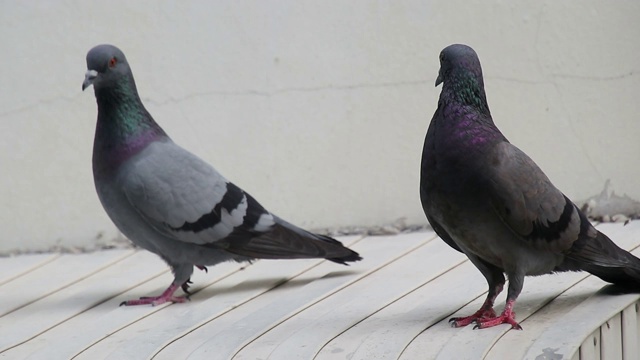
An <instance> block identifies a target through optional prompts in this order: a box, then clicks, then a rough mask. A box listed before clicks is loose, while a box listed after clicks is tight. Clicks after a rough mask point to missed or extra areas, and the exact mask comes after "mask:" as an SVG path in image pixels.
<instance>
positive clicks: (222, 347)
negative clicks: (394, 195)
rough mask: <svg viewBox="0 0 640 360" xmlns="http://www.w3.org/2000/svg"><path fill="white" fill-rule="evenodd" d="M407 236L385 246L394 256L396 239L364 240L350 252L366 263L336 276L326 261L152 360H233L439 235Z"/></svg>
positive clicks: (194, 332)
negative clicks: (258, 340)
mask: <svg viewBox="0 0 640 360" xmlns="http://www.w3.org/2000/svg"><path fill="white" fill-rule="evenodd" d="M404 237H405V235H401V236H395V237H393V242H395V244H386V245H391V246H393V247H394V248H397V250H393V251H389V248H388V247H387V246H386V245H385V244H384V242H387V243H390V240H391V239H392V238H388V237H387V238H386V239H384V240H383V238H381V237H376V238H367V239H364V240H362V241H360V242H359V243H358V244H357V245H356V246H353V247H352V248H354V249H356V250H357V251H359V252H360V253H361V254H363V256H365V260H363V261H361V262H358V263H354V264H352V265H351V266H350V268H349V269H348V270H343V271H336V270H339V269H337V268H336V267H335V264H332V263H328V262H322V263H321V264H320V265H319V266H317V267H315V268H312V269H310V270H309V271H306V272H304V273H302V274H301V275H299V276H297V277H295V278H294V279H293V280H290V281H288V282H286V283H285V284H283V285H281V286H279V287H277V288H275V289H273V290H270V291H268V292H266V293H265V294H263V295H261V296H259V297H256V298H255V299H253V300H251V301H250V302H247V303H244V304H242V305H240V306H238V307H237V308H235V309H233V310H232V311H229V312H226V313H224V314H222V315H220V316H218V317H215V318H212V319H211V320H210V321H208V322H206V323H205V324H204V325H202V326H200V327H198V328H196V329H194V330H192V331H190V332H188V333H187V334H185V335H184V336H182V337H180V338H176V339H173V340H172V341H171V343H169V344H168V346H167V347H165V348H164V349H162V350H161V351H160V352H159V353H158V354H157V355H156V356H155V357H154V359H159V360H160V359H180V358H187V357H190V358H196V359H197V358H211V357H212V356H213V354H215V357H216V358H220V359H230V358H231V357H232V356H233V355H234V354H235V353H236V352H238V351H239V350H240V349H241V348H243V347H244V346H245V345H247V344H248V343H250V342H251V341H253V340H255V339H256V338H257V337H259V336H260V335H262V334H264V333H266V332H268V331H269V330H270V329H272V328H274V327H276V326H278V324H279V323H281V322H283V321H285V320H286V319H288V318H291V317H293V316H295V314H297V313H299V312H301V311H302V310H304V309H306V308H308V307H310V306H312V305H313V304H315V303H317V302H319V301H324V300H325V299H326V298H328V297H329V296H333V295H334V294H335V293H336V292H338V291H341V290H342V289H344V288H345V287H347V286H350V285H351V284H353V283H355V282H357V281H359V280H360V279H361V278H363V277H365V276H367V274H369V273H371V272H373V271H376V269H377V268H379V267H381V266H384V265H385V264H386V263H388V262H389V260H390V256H392V255H393V253H399V254H401V253H403V252H405V251H406V248H407V247H408V246H414V245H415V244H416V243H417V244H421V243H423V242H424V241H426V240H428V239H429V238H434V237H435V234H433V233H423V234H419V235H418V236H417V238H416V240H417V242H414V241H406V240H404ZM411 237H412V238H413V237H414V236H411ZM403 243H404V244H403ZM378 245H383V246H378Z"/></svg>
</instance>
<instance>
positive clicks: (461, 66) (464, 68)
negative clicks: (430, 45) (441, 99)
mask: <svg viewBox="0 0 640 360" xmlns="http://www.w3.org/2000/svg"><path fill="white" fill-rule="evenodd" d="M459 76H465V77H472V78H475V79H476V80H477V81H479V82H480V84H482V83H483V81H482V67H481V66H480V60H479V59H478V55H477V54H476V52H475V51H474V50H473V49H472V48H470V47H469V46H467V45H462V44H453V45H449V46H447V47H446V48H444V50H442V51H441V52H440V72H439V73H438V78H437V79H436V86H438V85H440V84H441V83H443V82H444V83H446V82H447V81H450V80H453V79H455V78H456V77H459Z"/></svg>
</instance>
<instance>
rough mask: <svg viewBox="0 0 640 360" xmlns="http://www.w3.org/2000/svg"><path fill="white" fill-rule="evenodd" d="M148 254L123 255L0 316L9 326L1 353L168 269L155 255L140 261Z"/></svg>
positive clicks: (0, 340)
mask: <svg viewBox="0 0 640 360" xmlns="http://www.w3.org/2000/svg"><path fill="white" fill-rule="evenodd" d="M150 256H151V254H145V253H136V254H134V255H132V256H129V257H125V258H123V259H122V260H121V261H118V262H115V263H113V264H112V265H111V266H109V267H106V268H104V269H102V271H100V272H98V273H95V274H93V275H91V276H89V277H87V278H85V279H83V280H81V281H78V282H76V283H74V284H72V285H71V286H68V287H66V288H64V289H62V290H60V291H57V292H55V293H53V294H51V295H49V296H47V297H45V298H42V299H40V300H38V301H36V302H33V303H31V304H29V305H28V306H25V307H22V308H20V309H18V310H16V311H13V312H11V313H9V314H7V315H5V316H3V317H1V318H0V328H3V329H9V328H10V329H11V331H10V332H8V333H5V334H3V336H0V353H2V354H4V353H3V352H4V351H6V350H8V349H11V348H13V347H16V346H18V345H20V344H23V343H26V342H28V341H29V340H31V339H32V338H34V337H36V336H38V335H40V334H42V333H43V332H45V331H46V330H49V329H51V328H53V327H54V326H56V325H59V324H60V323H63V322H64V321H66V320H68V319H70V318H73V317H74V316H77V315H78V314H81V313H83V312H85V311H86V310H88V309H90V308H92V307H94V306H96V305H98V304H100V303H102V302H104V301H107V300H108V299H111V298H113V297H114V296H116V295H118V294H120V293H122V292H123V291H125V290H127V289H129V288H131V287H133V286H137V285H139V284H140V283H141V282H144V281H147V280H148V279H150V278H152V277H155V276H158V275H159V274H161V273H164V272H166V271H167V270H166V266H165V265H164V264H163V263H162V262H161V261H158V260H157V257H155V256H154V261H153V262H151V261H139V260H141V259H142V260H144V258H149V257H150ZM78 331H79V330H78V329H76V330H75V332H78ZM80 332H81V331H80Z"/></svg>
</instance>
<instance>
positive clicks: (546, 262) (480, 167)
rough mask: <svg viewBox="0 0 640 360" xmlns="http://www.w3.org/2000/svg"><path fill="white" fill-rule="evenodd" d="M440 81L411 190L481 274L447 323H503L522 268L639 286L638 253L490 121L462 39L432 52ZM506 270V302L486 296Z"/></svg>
mask: <svg viewBox="0 0 640 360" xmlns="http://www.w3.org/2000/svg"><path fill="white" fill-rule="evenodd" d="M441 83H442V84H443V86H442V92H441V93H440V99H439V100H438V109H437V110H436V112H435V114H434V115H433V119H432V120H431V124H430V125H429V130H428V131H427V136H426V139H425V142H424V149H423V150H422V167H421V172H420V176H421V179H420V198H421V200H422V208H423V209H424V212H425V214H426V215H427V219H428V220H429V223H430V224H431V226H432V227H433V228H434V230H435V231H436V233H437V234H438V235H439V236H440V237H441V238H442V239H443V240H444V241H445V242H446V243H447V244H449V246H451V247H452V248H454V249H456V250H458V251H461V252H463V253H464V254H465V255H467V256H468V257H469V260H471V262H472V263H473V264H474V265H475V266H476V267H477V268H478V270H480V272H481V273H482V275H484V277H485V278H486V279H487V282H488V283H489V293H488V295H487V299H486V300H485V302H484V304H483V305H482V307H481V308H480V309H479V310H478V311H477V312H476V313H474V314H473V315H470V316H467V317H461V318H453V319H451V320H450V321H451V322H452V324H453V325H454V326H456V327H460V326H466V325H468V324H470V323H472V322H475V323H476V326H475V327H474V328H487V327H491V326H495V325H499V324H504V323H507V324H510V325H511V326H512V327H513V328H515V329H521V327H520V325H519V324H518V323H517V322H516V320H515V313H514V312H513V306H514V304H515V301H516V299H517V298H518V295H519V294H520V291H521V290H522V286H523V283H524V278H525V276H529V275H542V274H550V273H554V272H562V271H580V270H584V271H588V272H590V273H591V274H593V275H596V276H598V277H600V278H601V279H603V280H604V281H607V282H611V283H614V284H618V285H622V286H625V287H629V288H631V289H633V290H638V289H640V259H638V258H636V257H634V256H633V255H631V254H630V253H628V252H627V251H624V250H622V249H620V248H619V247H618V246H616V245H615V244H614V243H613V242H612V241H611V240H610V239H609V238H608V237H607V236H606V235H604V234H602V233H601V232H599V231H598V230H596V229H595V228H594V227H593V226H592V225H591V224H590V223H589V221H588V220H587V218H586V216H585V215H584V214H583V213H582V212H581V211H580V210H579V209H578V207H577V206H576V205H575V204H573V203H572V202H571V200H569V199H568V198H567V197H566V196H564V194H563V193H562V192H560V190H558V189H556V188H555V187H554V186H553V184H552V183H551V181H549V179H548V178H547V176H546V175H545V174H544V173H543V172H542V170H540V168H539V167H538V166H537V165H536V164H535V163H534V162H533V160H531V159H530V158H529V157H528V156H527V155H526V154H525V153H523V152H522V151H520V149H518V148H517V147H515V146H514V145H512V144H511V143H509V141H508V140H507V139H506V138H505V137H504V135H502V133H501V132H500V130H498V128H497V127H496V126H495V124H494V123H493V119H492V118H491V113H490V112H489V106H488V105H487V98H486V96H485V92H484V81H483V78H482V69H481V67H480V61H479V60H478V56H477V55H476V53H475V51H473V49H472V48H470V47H468V46H466V45H451V46H448V47H447V48H445V49H444V50H442V52H441V53H440V72H439V74H438V78H437V80H436V86H438V85H439V84H441ZM504 274H506V275H507V277H508V278H509V289H508V293H507V303H506V306H505V309H504V311H503V312H502V314H501V315H499V316H497V315H496V313H495V311H494V310H493V304H494V301H495V299H496V297H497V296H498V294H499V293H500V292H501V291H502V288H503V286H504V284H505V278H504Z"/></svg>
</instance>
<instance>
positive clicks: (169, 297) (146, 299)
mask: <svg viewBox="0 0 640 360" xmlns="http://www.w3.org/2000/svg"><path fill="white" fill-rule="evenodd" d="M186 284H187V283H186V282H185V283H184V284H183V285H186ZM177 288H178V285H174V284H171V285H170V286H169V287H168V288H167V290H165V291H164V292H163V293H162V294H161V295H160V296H143V297H141V298H139V299H137V300H128V301H123V302H121V303H120V306H132V305H149V304H150V305H153V306H156V305H160V304H164V303H166V302H172V303H183V302H185V301H187V300H189V296H188V295H187V296H173V293H174V292H176V289H177Z"/></svg>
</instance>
